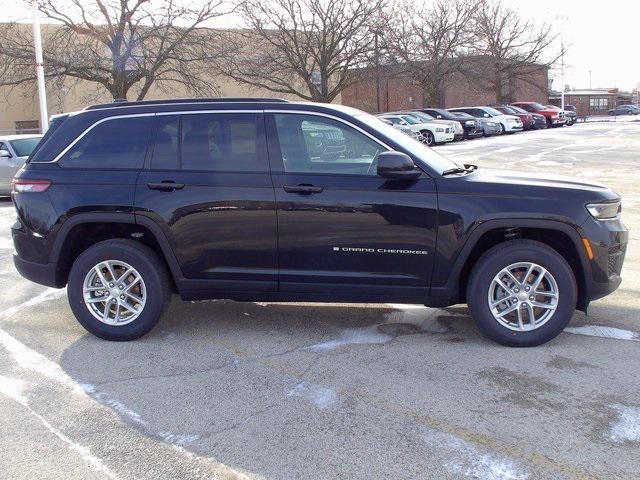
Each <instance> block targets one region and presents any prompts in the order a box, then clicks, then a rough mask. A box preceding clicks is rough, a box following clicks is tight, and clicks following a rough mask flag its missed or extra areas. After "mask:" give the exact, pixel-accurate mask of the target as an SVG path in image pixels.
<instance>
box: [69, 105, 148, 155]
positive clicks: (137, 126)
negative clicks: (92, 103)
mask: <svg viewBox="0 0 640 480" xmlns="http://www.w3.org/2000/svg"><path fill="white" fill-rule="evenodd" d="M151 123H152V117H134V118H114V119H112V120H107V121H104V122H102V123H100V124H98V125H96V126H95V127H94V128H92V129H91V130H90V131H89V132H88V133H87V134H86V135H85V136H84V137H82V138H81V139H80V140H79V141H78V142H77V143H76V144H75V145H74V146H73V147H71V149H70V150H69V151H68V152H67V153H65V154H64V156H63V157H62V159H61V160H60V163H61V165H62V166H64V167H74V168H142V164H143V163H144V156H145V154H146V152H147V144H148V143H149V134H150V133H151Z"/></svg>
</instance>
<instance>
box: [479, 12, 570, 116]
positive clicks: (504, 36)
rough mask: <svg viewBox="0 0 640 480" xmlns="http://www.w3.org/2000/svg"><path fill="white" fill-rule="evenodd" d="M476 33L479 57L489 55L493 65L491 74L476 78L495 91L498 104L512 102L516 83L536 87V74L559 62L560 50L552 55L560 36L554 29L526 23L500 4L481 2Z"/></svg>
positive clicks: (540, 86)
mask: <svg viewBox="0 0 640 480" xmlns="http://www.w3.org/2000/svg"><path fill="white" fill-rule="evenodd" d="M474 31H475V33H476V35H477V46H476V51H477V53H480V54H483V55H487V56H488V57H489V61H490V62H491V64H492V65H491V70H492V71H490V72H486V71H484V69H482V68H481V69H480V70H479V71H477V72H475V78H476V79H478V80H479V81H483V82H485V83H486V84H487V86H488V87H489V88H491V89H493V90H494V91H495V95H496V102H497V103H499V104H501V103H508V102H511V101H513V96H514V93H515V83H516V81H518V80H519V81H523V82H527V83H532V84H534V85H535V82H534V81H533V80H532V78H534V74H536V73H539V72H541V71H546V70H547V69H548V68H550V67H551V66H552V65H553V64H554V63H555V62H556V61H557V60H558V58H560V54H561V52H560V51H559V50H560V49H558V50H556V51H555V52H553V50H554V48H553V47H554V44H556V43H557V42H556V41H557V34H554V33H553V31H552V28H551V25H548V24H546V23H543V24H541V25H536V24H535V23H534V22H533V21H531V20H526V19H523V18H522V17H520V14H519V13H518V11H517V10H514V9H513V8H511V7H508V6H506V5H504V4H503V3H502V1H501V0H480V2H479V3H478V4H477V10H476V14H475V16H474ZM477 65H479V64H477ZM470 73H473V72H470ZM487 73H489V74H487ZM536 86H538V87H539V88H540V89H546V88H547V87H548V86H547V85H536Z"/></svg>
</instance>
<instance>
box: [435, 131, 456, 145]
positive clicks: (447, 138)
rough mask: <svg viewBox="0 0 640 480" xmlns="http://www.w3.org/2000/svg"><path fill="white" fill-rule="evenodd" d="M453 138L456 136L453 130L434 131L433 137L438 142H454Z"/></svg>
mask: <svg viewBox="0 0 640 480" xmlns="http://www.w3.org/2000/svg"><path fill="white" fill-rule="evenodd" d="M453 138H454V133H453V132H450V133H446V132H434V133H433V139H434V140H435V142H436V143H445V142H452V141H453Z"/></svg>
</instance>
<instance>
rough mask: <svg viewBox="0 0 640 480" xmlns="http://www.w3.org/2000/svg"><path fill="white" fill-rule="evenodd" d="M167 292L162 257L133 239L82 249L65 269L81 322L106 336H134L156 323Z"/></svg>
mask: <svg viewBox="0 0 640 480" xmlns="http://www.w3.org/2000/svg"><path fill="white" fill-rule="evenodd" d="M170 293H171V288H170V283H169V276H168V274H167V272H166V270H165V268H164V266H163V263H162V261H161V260H160V259H159V258H158V256H157V255H156V254H155V253H154V252H153V251H152V250H151V249H149V248H148V247H146V246H145V245H142V244H140V243H138V242H134V241H132V240H120V239H116V240H106V241H104V242H99V243H97V244H95V245H93V246H92V247H90V248H88V249H87V250H85V251H84V252H83V253H82V254H81V255H80V256H79V257H78V258H77V259H76V261H75V262H74V263H73V266H72V267H71V272H70V273H69V284H68V286H67V295H68V297H69V304H70V306H71V310H72V311H73V313H74V315H75V316H76V318H77V319H78V321H79V322H80V324H81V325H82V326H83V327H84V328H85V329H86V330H88V331H89V332H90V333H92V334H94V335H96V336H97V337H100V338H103V339H105V340H116V341H123V340H133V339H136V338H139V337H141V336H143V335H144V334H146V333H147V332H149V331H150V330H151V329H152V328H153V327H154V326H155V325H156V323H158V320H159V319H160V317H161V316H162V313H163V312H164V309H165V308H166V306H167V303H168V300H169V297H170Z"/></svg>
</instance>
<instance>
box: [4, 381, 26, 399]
mask: <svg viewBox="0 0 640 480" xmlns="http://www.w3.org/2000/svg"><path fill="white" fill-rule="evenodd" d="M26 384H27V382H25V381H24V380H20V379H18V378H9V377H5V376H3V375H0V393H1V394H3V395H4V396H5V397H9V398H11V399H13V400H15V401H16V402H20V403H26V401H27V398H26V397H25V395H24V390H25V386H26Z"/></svg>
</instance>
